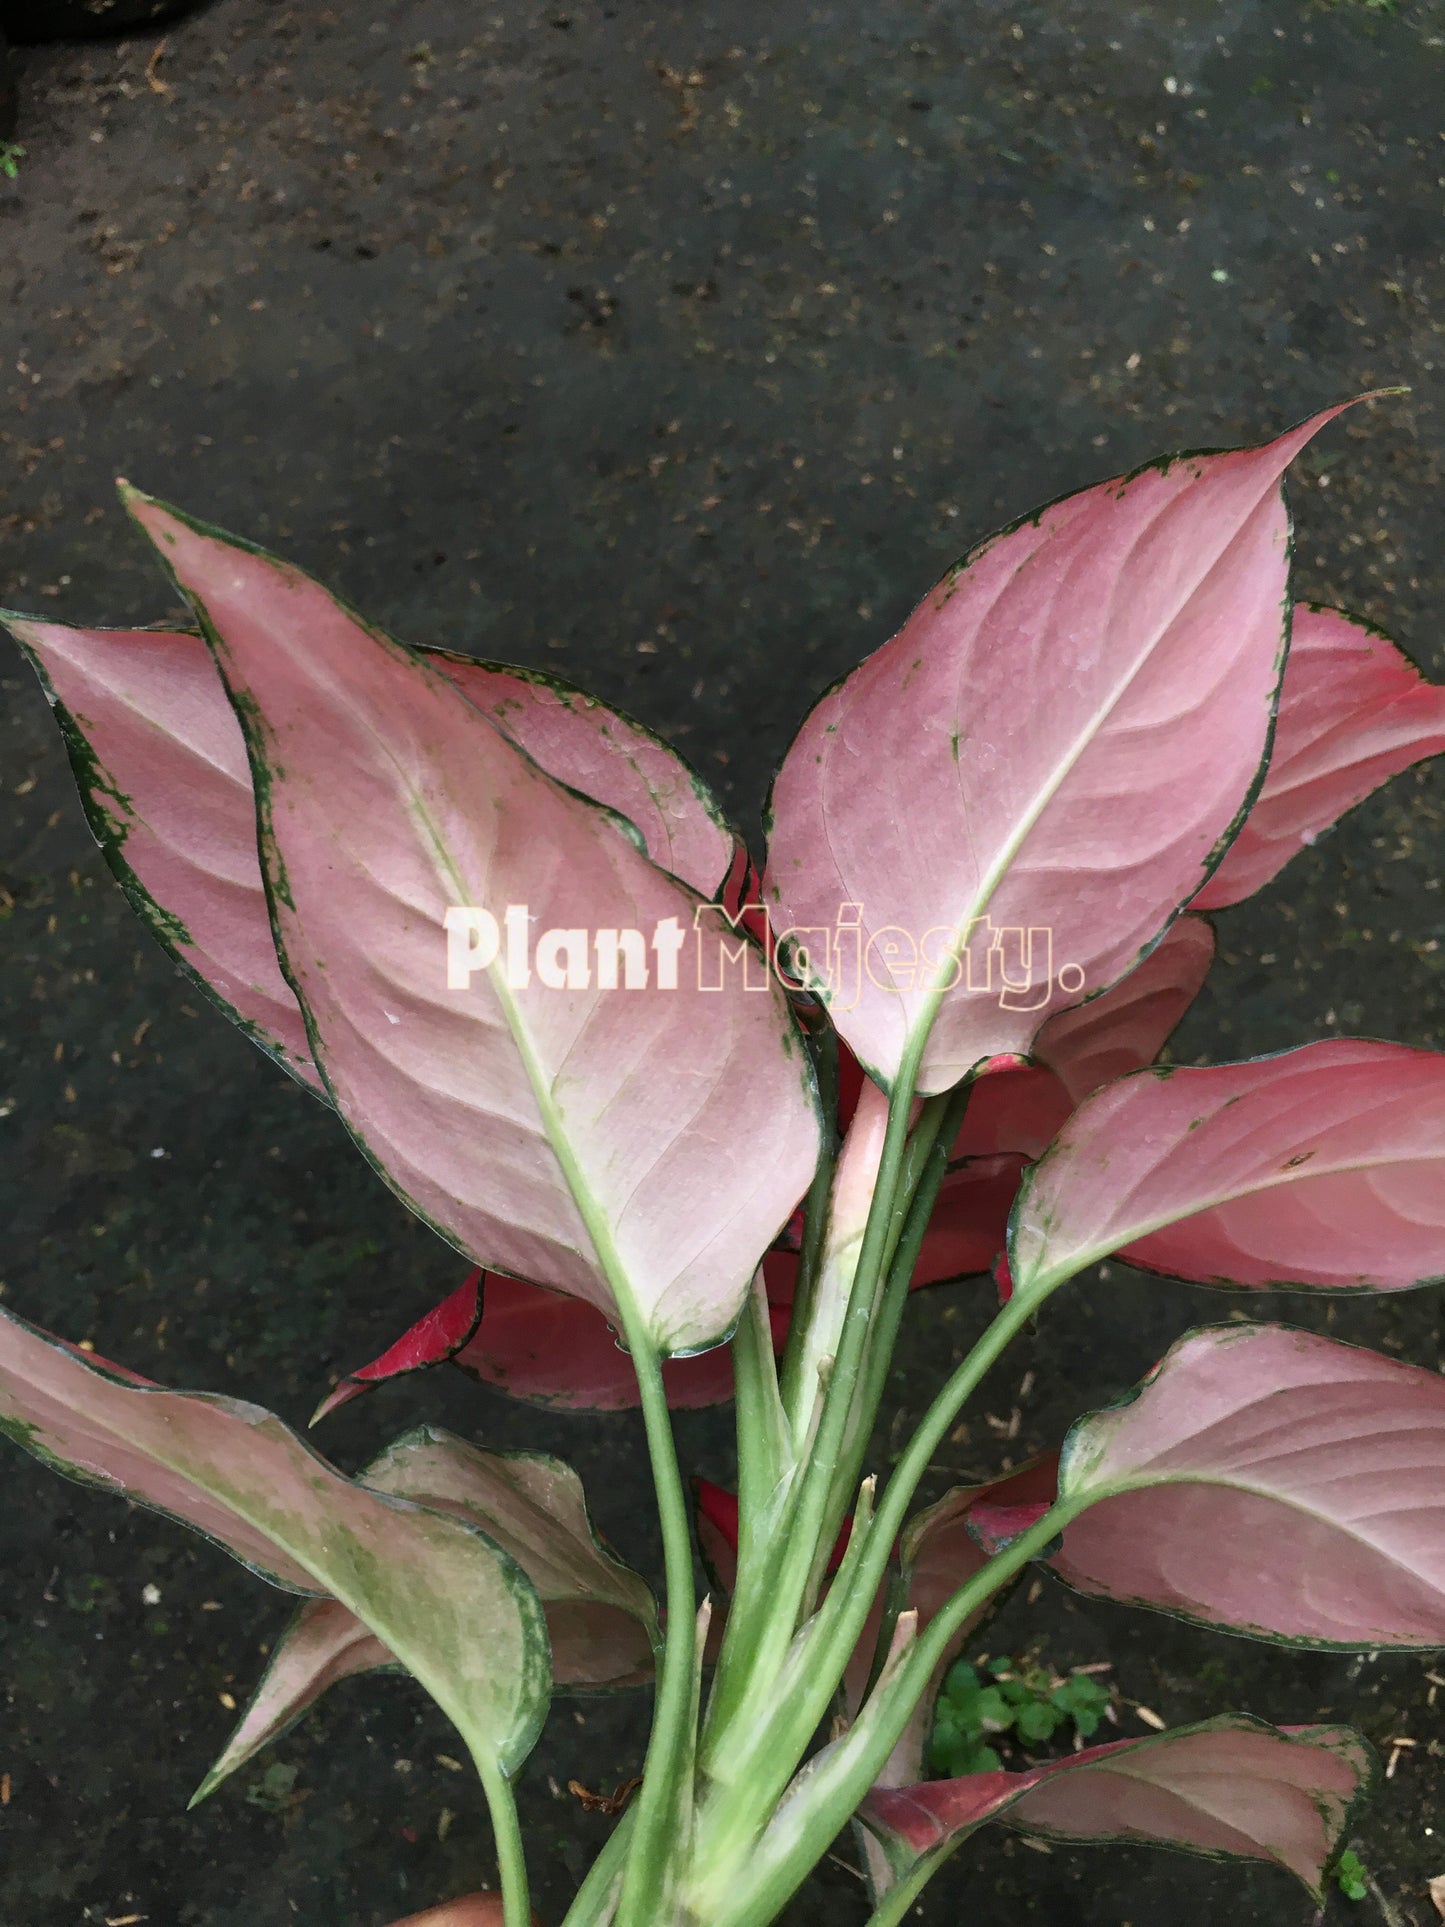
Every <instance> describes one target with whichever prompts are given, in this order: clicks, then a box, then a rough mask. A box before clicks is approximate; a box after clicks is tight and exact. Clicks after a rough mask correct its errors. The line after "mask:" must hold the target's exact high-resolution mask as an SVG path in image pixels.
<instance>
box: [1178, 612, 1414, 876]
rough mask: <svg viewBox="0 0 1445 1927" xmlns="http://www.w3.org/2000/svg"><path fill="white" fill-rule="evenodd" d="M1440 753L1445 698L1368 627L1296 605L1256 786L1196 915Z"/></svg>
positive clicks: (1275, 867) (1270, 871) (1278, 866)
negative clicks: (1263, 769) (1264, 769)
mask: <svg viewBox="0 0 1445 1927" xmlns="http://www.w3.org/2000/svg"><path fill="white" fill-rule="evenodd" d="M1442 750H1445V689H1442V688H1441V687H1440V686H1439V685H1438V684H1436V683H1430V682H1426V681H1425V679H1424V677H1423V676H1422V675H1421V674H1420V671H1419V670H1418V669H1417V668H1416V667H1415V665H1414V663H1412V662H1411V661H1410V659H1409V657H1408V656H1406V655H1405V653H1404V651H1403V650H1401V649H1399V648H1398V647H1397V646H1396V645H1395V644H1394V643H1393V642H1391V641H1390V639H1389V638H1388V637H1387V636H1383V635H1381V634H1380V632H1379V631H1378V630H1377V629H1372V628H1371V627H1370V626H1369V624H1368V623H1364V622H1361V621H1359V620H1358V619H1357V618H1355V617H1352V616H1347V615H1345V614H1344V613H1343V612H1342V611H1341V610H1339V609H1312V608H1308V607H1305V606H1304V605H1300V606H1299V607H1297V608H1296V609H1295V612H1294V634H1293V637H1292V639H1291V641H1290V648H1289V662H1288V663H1287V665H1286V667H1285V672H1284V682H1283V684H1282V686H1281V688H1280V695H1279V718H1278V722H1277V723H1276V726H1275V735H1274V748H1273V750H1272V752H1271V754H1270V761H1269V772H1268V774H1267V775H1266V777H1265V780H1264V787H1263V789H1262V790H1261V791H1260V793H1259V797H1258V800H1257V801H1256V803H1255V805H1254V808H1253V809H1252V810H1251V811H1250V812H1249V815H1248V816H1247V817H1246V818H1245V820H1244V827H1243V828H1242V829H1241V830H1240V832H1239V835H1238V837H1236V839H1235V841H1234V843H1233V844H1232V846H1231V847H1230V849H1229V850H1228V851H1227V852H1226V854H1225V858H1224V861H1223V863H1221V864H1220V866H1219V868H1218V869H1217V870H1216V871H1215V873H1214V875H1213V876H1212V877H1211V878H1210V879H1209V881H1208V883H1206V884H1205V886H1204V888H1203V890H1201V891H1200V893H1199V895H1198V896H1197V897H1196V898H1195V899H1194V902H1195V907H1196V908H1197V909H1200V910H1222V909H1223V908H1224V907H1225V906H1226V905H1227V904H1231V903H1238V902H1240V900H1241V899H1242V898H1244V897H1248V896H1252V895H1253V894H1254V892H1255V891H1256V890H1259V889H1262V888H1263V887H1264V885H1265V884H1266V883H1268V882H1269V881H1270V879H1271V878H1272V877H1275V876H1277V875H1278V874H1279V872H1280V871H1281V870H1282V869H1283V868H1284V866H1285V864H1286V863H1288V862H1289V860H1290V858H1291V857H1292V856H1293V855H1294V854H1295V853H1296V851H1298V850H1300V849H1302V848H1303V847H1304V845H1305V844H1307V843H1313V842H1314V840H1315V838H1316V837H1318V836H1319V835H1320V834H1321V833H1322V832H1323V831H1325V830H1327V829H1329V828H1330V827H1331V825H1332V824H1334V823H1336V822H1338V820H1339V819H1340V817H1342V816H1343V815H1344V814H1345V812H1346V810H1350V809H1353V808H1354V806H1355V804H1356V803H1359V802H1362V801H1363V800H1364V798H1365V797H1367V796H1368V795H1369V794H1370V792H1371V791H1372V790H1375V789H1378V788H1379V786H1380V785H1381V783H1385V782H1388V781H1389V779H1390V777H1392V776H1397V775H1398V774H1399V773H1400V771H1401V770H1403V769H1408V767H1409V766H1410V764H1411V763H1417V762H1419V761H1420V759H1421V758H1422V757H1425V756H1438V755H1439V754H1440V752H1441V751H1442Z"/></svg>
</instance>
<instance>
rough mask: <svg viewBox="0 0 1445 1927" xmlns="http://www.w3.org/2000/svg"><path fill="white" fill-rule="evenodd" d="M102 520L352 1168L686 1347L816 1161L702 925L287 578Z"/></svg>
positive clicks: (804, 1088) (239, 552) (477, 1243)
mask: <svg viewBox="0 0 1445 1927" xmlns="http://www.w3.org/2000/svg"><path fill="white" fill-rule="evenodd" d="M130 504H131V507H132V510H133V512H134V513H135V515H136V517H137V519H138V520H139V521H140V522H141V523H142V525H143V526H144V527H145V528H146V530H147V532H148V533H149V534H150V535H151V536H152V539H153V540H154V541H155V542H156V544H157V546H158V548H159V550H160V552H161V553H162V555H163V557H164V559H165V560H166V562H167V564H168V566H169V567H170V568H171V569H172V570H173V571H174V573H175V575H176V578H177V580H178V582H180V584H181V586H182V587H183V588H184V589H185V590H186V592H187V593H188V594H189V595H190V596H191V598H192V600H193V602H194V604H195V606H196V609H197V612H198V614H199V615H200V617H201V621H202V625H203V627H204V628H205V630H206V633H207V637H208V640H209V641H210V642H211V644H212V647H213V651H214V653H215V656H216V659H217V662H218V664H219V666H220V668H221V671H222V675H223V678H224V679H225V681H226V683H227V688H228V691H229V693H230V696H231V699H232V702H233V704H234V705H235V707H236V709H237V712H238V714H239V715H240V716H241V718H242V723H243V727H244V729H245V730H246V733H247V743H248V750H249V753H250V755H251V758H252V762H253V766H254V767H255V768H256V770H257V771H258V772H259V774H258V792H259V803H260V822H261V852H262V862H263V869H264V870H265V872H266V874H267V878H268V891H269V895H270V899H271V905H272V914H273V920H274V927H275V931H276V935H277V942H278V948H279V950H280V953H281V954H282V958H283V963H284V967H285V969H286V972H287V975H288V977H289V978H290V980H291V981H292V983H293V985H294V987H295V988H296V990H297V994H298V997H299V999H300V1001H301V1003H302V1005H303V1007H304V1009H305V1011H306V1015H307V1022H308V1029H309V1033H310V1035H311V1038H312V1046H313V1053H314V1054H315V1056H316V1057H317V1060H318V1063H319V1065H320V1068H321V1070H322V1072H323V1075H324V1076H325V1079H326V1082H327V1085H328V1088H329V1089H330V1090H331V1092H332V1095H333V1098H334V1099H335V1101H336V1104H337V1108H338V1109H339V1110H340V1112H341V1114H342V1116H343V1117H344V1118H345V1120H346V1122H347V1123H348V1125H349V1126H350V1128H351V1130H352V1132H353V1133H354V1135H355V1136H356V1137H357V1139H358V1141H359V1143H360V1144H361V1145H362V1147H363V1148H364V1149H365V1151H366V1153H367V1155H368V1156H369V1157H370V1159H371V1160H372V1162H373V1163H374V1164H375V1165H376V1166H377V1168H378V1169H379V1170H380V1171H381V1172H382V1174H383V1175H384V1176H385V1177H386V1178H387V1180H388V1182H389V1183H390V1184H391V1185H392V1186H393V1188H394V1189H395V1190H396V1191H398V1192H399V1194H400V1195H401V1196H402V1197H403V1198H404V1199H405V1200H406V1201H407V1202H408V1203H409V1204H410V1205H411V1206H412V1207H413V1208H414V1209H415V1210H417V1211H418V1212H420V1213H421V1215H423V1216H424V1217H425V1218H427V1219H428V1220H429V1221H430V1222H431V1223H432V1224H433V1225H434V1226H435V1227H436V1228H437V1229H439V1230H440V1231H442V1232H443V1234H444V1235H446V1236H447V1237H449V1238H450V1239H451V1240H452V1241H453V1242H454V1243H456V1244H457V1245H458V1246H459V1247H460V1248H462V1249H463V1250H465V1251H467V1252H468V1253H469V1254H470V1255H471V1256H472V1257H473V1258H474V1259H475V1260H476V1261H477V1262H479V1263H487V1264H495V1265H496V1266H497V1267H498V1268H500V1269H504V1270H506V1271H507V1272H508V1273H509V1274H512V1275H515V1276H518V1277H522V1278H527V1279H529V1280H531V1281H532V1282H535V1283H541V1284H548V1285H551V1286H554V1287H556V1288H557V1289H559V1290H563V1291H566V1292H568V1293H570V1294H572V1295H574V1296H577V1297H581V1298H584V1299H586V1300H587V1301H588V1302H590V1303H592V1304H593V1305H595V1306H597V1307H598V1309H600V1310H602V1311H604V1312H606V1313H609V1314H614V1315H618V1316H620V1317H621V1318H622V1321H623V1322H624V1324H625V1323H627V1321H628V1320H629V1319H631V1320H634V1321H636V1322H637V1324H638V1325H639V1327H640V1328H641V1329H643V1330H645V1331H646V1333H647V1335H648V1337H649V1338H650V1340H651V1341H652V1342H653V1343H655V1344H656V1345H657V1347H658V1348H659V1349H660V1350H662V1351H689V1350H696V1349H701V1348H702V1347H704V1346H706V1345H708V1344H711V1343H714V1342H716V1341H717V1340H718V1339H720V1338H721V1337H722V1336H724V1335H725V1334H726V1332H727V1331H728V1329H729V1328H730V1326H731V1325H732V1323H733V1322H734V1320H735V1318H736V1316H737V1313H738V1310H739V1308H740V1306H741V1303H742V1300H743V1297H744V1295H745V1293H746V1291H747V1288H748V1284H749V1283H750V1281H751V1278H752V1274H753V1271H754V1270H755V1268H756V1265H757V1263H758V1260H759V1259H760V1258H761V1256H762V1253H763V1251H764V1250H765V1249H766V1248H767V1245H768V1244H769V1243H770V1241H771V1239H772V1238H773V1236H774V1235H775V1234H776V1232H777V1230H778V1228H779V1226H780V1225H781V1224H782V1223H783V1222H785V1220H786V1219H787V1217H788V1215H789V1213H790V1212H791V1210H792V1208H793V1206H794V1204H795V1202H796V1200H797V1198H798V1197H799V1196H800V1195H801V1194H802V1192H803V1190H804V1189H805V1188H806V1186H807V1183H808V1180H809V1178H810V1177H811V1175H812V1170H813V1165H814V1163H815V1160H816V1156H817V1148H818V1125H817V1117H816V1109H815V1102H814V1099H813V1095H812V1090H811V1078H810V1075H809V1073H808V1072H807V1071H806V1069H805V1066H804V1061H803V1053H802V1048H801V1044H800V1040H799V1039H798V1037H797V1034H796V1031H795V1030H794V1027H793V1024H792V1020H791V1017H790V1015H789V1013H788V1011H787V1007H786V1004H785V1002H784V1000H783V998H782V995H781V992H780V991H779V990H778V989H777V987H776V986H774V985H772V984H770V983H769V984H767V985H766V986H765V987H764V989H763V991H762V994H754V993H749V992H748V991H747V990H746V989H745V987H744V985H743V982H742V980H741V978H740V977H739V976H737V975H736V974H735V973H734V974H730V975H729V976H728V977H727V978H726V980H725V983H724V987H723V988H722V989H721V990H720V991H715V992H711V993H710V992H709V991H708V989H707V988H706V987H705V984H704V980H703V975H704V967H705V962H706V961H710V959H711V946H714V945H715V944H716V943H717V941H718V940H719V938H720V936H721V935H722V933H723V930H724V926H723V924H722V919H721V913H720V912H718V911H716V910H712V909H709V908H707V907H705V906H700V905H699V904H698V903H697V900H696V898H695V897H694V895H693V894H692V893H691V892H689V891H688V890H687V889H686V888H685V887H684V886H683V885H682V884H680V883H678V882H677V881H676V880H675V879H674V878H673V877H671V876H670V875H668V874H667V873H665V872H663V871H662V870H660V869H658V868H657V867H656V866H655V865H653V864H652V863H651V862H650V861H649V860H648V859H647V858H646V857H645V856H644V855H642V854H641V852H639V851H638V850H637V849H636V848H634V846H633V844H632V842H631V841H630V840H629V838H628V837H627V836H625V835H624V834H623V833H622V832H621V831H620V829H619V828H618V826H617V823H616V819H615V818H613V817H611V816H609V815H607V814H604V813H603V812H601V811H599V810H598V809H597V808H596V807H595V806H593V805H592V804H590V803H588V802H587V801H585V800H584V799H582V798H580V797H578V796H577V795H575V794H574V793H572V792H570V791H568V790H565V789H563V788H562V787H561V786H559V785H558V784H557V783H555V782H554V781H552V780H551V779H550V778H549V777H547V776H546V775H544V774H543V773H542V771H541V770H540V769H539V768H538V767H537V765H536V764H535V763H533V762H532V761H531V760H530V759H529V758H528V757H526V756H525V755H524V754H522V753H521V752H520V751H519V750H518V749H517V748H516V746H515V745H514V744H513V743H511V742H510V741H509V740H508V739H507V738H506V737H505V736H504V735H503V734H502V733H501V731H500V730H498V729H496V728H495V727H493V725H492V724H491V723H489V722H488V721H486V719H485V718H483V717H482V716H481V714H480V712H479V711H478V710H477V709H476V708H475V707H474V706H473V705H472V704H471V703H470V702H468V701H467V700H466V698H465V697H463V696H462V695H461V693H460V691H459V690H457V688H456V687H455V686H454V685H453V684H452V683H450V682H448V681H447V679H446V678H445V677H444V676H443V675H442V674H441V673H440V672H439V671H438V670H437V669H436V668H435V667H434V666H432V665H430V664H429V663H427V662H426V661H425V660H424V659H423V658H421V657H419V656H418V655H416V654H415V653H413V652H411V651H408V650H405V649H403V648H402V647H401V646H400V645H399V644H397V643H394V642H392V641H390V640H389V639H388V638H386V637H384V636H382V635H381V634H379V633H378V632H377V631H375V630H370V629H367V628H365V627H364V626H363V625H362V624H361V623H360V622H359V621H358V620H357V619H356V618H355V617H354V616H352V615H351V614H350V612H349V611H347V610H346V609H344V608H343V607H342V606H341V605H340V604H338V603H337V602H335V601H334V600H333V599H332V598H331V596H330V595H328V594H327V592H326V591H325V590H324V589H322V588H321V587H320V586H319V585H318V584H317V583H315V582H313V581H311V580H310V579H309V578H308V577H306V576H304V575H303V574H301V572H300V571H298V570H296V569H293V568H290V567H289V566H287V565H285V564H283V563H280V562H278V561H276V560H274V559H273V558H271V557H268V556H265V555H262V554H260V553H258V552H256V551H254V550H251V549H247V548H244V547H242V546H240V545H238V544H236V543H233V542H231V541H229V540H227V539H224V538H222V537H220V536H218V535H216V534H213V533H211V532H209V531H206V530H202V529H200V528H197V527H195V526H193V525H191V524H190V523H187V522H185V521H183V520H181V519H180V518H179V517H177V516H175V515H173V514H172V513H171V512H170V511H168V510H166V509H164V508H162V507H161V506H160V505H159V504H156V503H153V502H150V501H148V500H146V499H145V498H142V497H138V496H132V497H131V498H130ZM456 906H478V907H480V908H481V909H482V910H484V911H487V912H488V914H490V915H491V916H492V917H493V920H494V923H493V934H494V935H495V936H496V937H497V942H496V943H494V944H493V945H492V946H491V949H490V954H487V945H486V941H485V938H483V939H482V941H481V944H480V947H479V949H478V951H477V955H478V957H479V959H480V960H479V961H478V962H477V963H476V964H475V965H474V966H473V965H470V964H467V963H466V960H465V958H464V959H463V960H462V962H463V965H464V968H463V971H462V974H463V976H464V977H465V979H466V987H465V988H463V987H462V986H461V985H460V984H458V985H457V987H456V988H452V987H450V985H449V972H450V969H451V962H450V961H449V955H448V952H449V945H448V943H447V940H446V934H445V926H446V917H447V913H448V911H449V910H450V909H454V908H455V907H456ZM512 906H519V907H522V908H519V909H518V910H517V912H516V914H517V915H519V916H523V917H524V918H525V921H524V922H523V923H521V924H519V925H518V926H517V933H518V934H517V939H516V948H515V949H514V946H513V942H512V941H511V940H510V939H511V934H512V927H511V926H509V927H508V935H509V941H508V942H507V943H506V944H502V942H501V940H500V928H501V926H502V924H503V923H504V922H505V921H506V918H507V916H508V915H509V914H512ZM695 912H696V913H697V918H698V931H697V933H696V935H695V933H694V913H695ZM534 930H535V931H536V932H539V933H542V934H541V936H540V937H539V938H538V940H537V943H536V948H535V952H532V951H531V948H530V945H529V944H528V942H527V937H528V934H529V933H530V932H532V931H534ZM624 931H626V932H636V933H639V934H638V949H639V950H640V951H641V953H642V964H641V968H640V971H639V977H640V975H641V971H646V973H647V975H646V989H645V990H642V989H634V990H631V991H629V990H628V989H627V988H625V987H624V984H623V977H622V969H623V958H622V955H621V953H620V951H619V949H618V945H617V943H616V942H614V944H613V949H612V953H611V955H612V960H613V963H614V965H615V966H616V975H617V987H604V983H603V981H602V980H603V978H604V971H603V963H602V950H601V934H602V933H620V932H624ZM594 932H596V933H599V948H598V958H597V970H596V972H595V974H594V972H593V970H592V967H591V949H590V944H591V934H592V933H594ZM661 932H668V933H672V934H674V935H676V936H677V937H678V938H679V939H680V940H681V942H682V944H683V946H684V947H685V948H686V950H687V954H686V955H685V956H683V957H682V958H681V960H679V959H678V958H677V956H676V952H675V951H674V952H672V954H671V956H670V961H671V962H672V963H674V964H676V965H679V968H678V971H677V976H676V983H675V987H667V985H666V982H665V976H664V966H663V962H662V958H663V954H664V949H665V948H666V945H665V944H664V945H663V947H662V948H657V949H656V953H655V955H652V956H649V954H648V952H647V949H646V946H647V945H648V944H649V943H653V944H658V943H661V942H662V939H661V938H660V936H659V933H661ZM549 943H550V945H551V948H550V949H549V948H548V945H549ZM524 953H525V954H524ZM689 966H691V969H689ZM654 969H655V970H656V971H657V973H658V974H657V980H656V981H654V979H653V975H652V971H653V970H654Z"/></svg>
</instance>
